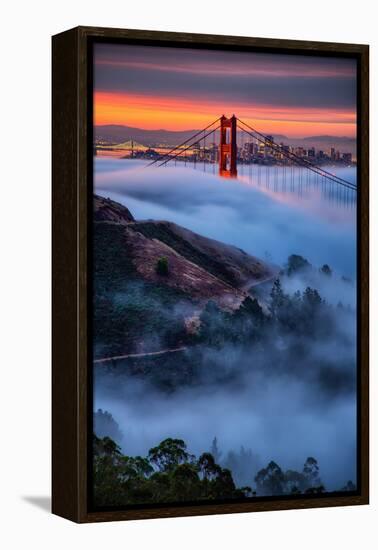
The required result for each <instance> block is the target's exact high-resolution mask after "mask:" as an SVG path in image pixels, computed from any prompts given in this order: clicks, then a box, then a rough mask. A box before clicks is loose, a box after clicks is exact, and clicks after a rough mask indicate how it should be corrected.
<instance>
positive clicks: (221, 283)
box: [53, 27, 369, 522]
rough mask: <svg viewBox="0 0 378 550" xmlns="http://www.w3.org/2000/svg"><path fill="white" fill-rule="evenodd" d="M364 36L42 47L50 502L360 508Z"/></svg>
mask: <svg viewBox="0 0 378 550" xmlns="http://www.w3.org/2000/svg"><path fill="white" fill-rule="evenodd" d="M368 123H369V119H368V46H365V45H355V44H333V43H321V42H315V43H314V42H300V41H287V40H273V39H257V38H245V37H243V38H242V37H229V36H209V35H195V34H182V33H166V32H152V31H136V30H122V29H101V28H89V27H79V28H76V29H72V30H70V31H66V32H63V33H61V34H59V35H56V36H54V37H53V512H54V513H56V514H58V515H61V516H63V517H66V518H68V519H71V520H74V521H76V522H94V521H108V520H120V519H141V518H154V517H170V516H186V515H202V514H215V513H216V514H219V513H233V512H246V511H261V510H282V509H289V508H307V507H320V506H344V505H353V504H367V503H368V479H369V475H368V471H369V465H368V184H369V182H368Z"/></svg>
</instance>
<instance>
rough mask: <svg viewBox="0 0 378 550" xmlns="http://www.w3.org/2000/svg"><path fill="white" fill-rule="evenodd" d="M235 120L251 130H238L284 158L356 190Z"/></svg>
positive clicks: (355, 188) (347, 182) (355, 187)
mask: <svg viewBox="0 0 378 550" xmlns="http://www.w3.org/2000/svg"><path fill="white" fill-rule="evenodd" d="M237 120H238V122H239V123H240V124H243V125H244V126H246V127H247V128H249V130H251V131H248V130H246V129H245V128H243V127H241V126H239V128H240V130H242V131H244V132H246V133H247V134H249V135H250V136H251V137H253V138H254V139H257V140H258V141H259V142H260V143H264V144H265V145H267V144H268V145H269V147H271V148H272V149H274V150H276V151H279V152H280V153H281V154H283V155H284V156H285V157H286V158H289V159H290V160H292V161H294V162H296V163H297V164H299V165H300V166H304V167H305V168H307V169H308V170H311V171H312V172H314V173H315V174H318V175H320V176H322V177H323V178H326V179H328V180H331V181H333V182H334V183H338V184H340V185H343V186H344V187H347V188H348V189H352V190H353V191H356V190H357V186H356V185H354V184H353V183H351V182H349V181H346V180H344V179H342V178H339V177H338V176H335V175H334V174H332V173H331V172H328V171H327V170H323V169H322V168H320V167H319V166H317V165H315V164H313V163H311V162H309V161H308V160H307V159H303V158H301V157H299V156H298V155H296V154H295V153H293V152H291V151H287V150H286V149H284V148H283V147H281V146H280V145H278V144H277V143H275V141H273V140H270V139H267V138H266V136H264V135H263V134H261V133H260V132H259V131H258V130H256V129H255V128H253V127H252V126H250V125H249V124H247V123H246V122H244V121H243V120H240V118H238V119H237Z"/></svg>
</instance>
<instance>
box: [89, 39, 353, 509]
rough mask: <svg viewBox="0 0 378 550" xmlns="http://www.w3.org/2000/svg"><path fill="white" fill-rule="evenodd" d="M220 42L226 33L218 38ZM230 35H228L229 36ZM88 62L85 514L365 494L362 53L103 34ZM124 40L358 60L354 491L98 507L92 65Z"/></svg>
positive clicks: (92, 42) (139, 43) (91, 45)
mask: <svg viewBox="0 0 378 550" xmlns="http://www.w3.org/2000/svg"><path fill="white" fill-rule="evenodd" d="M217 38H219V41H221V39H222V36H219V37H217ZM225 38H226V37H225ZM86 42H87V44H86V60H87V87H86V90H87V120H86V125H87V128H86V130H87V151H86V153H87V342H86V344H87V369H86V370H87V381H86V384H87V392H86V393H87V487H86V489H87V512H88V513H91V512H112V511H114V512H115V511H127V510H143V509H145V510H153V509H161V508H185V507H188V506H198V507H201V506H202V507H203V506H205V505H206V506H209V505H220V504H246V503H248V504H250V503H254V502H279V501H293V500H294V501H298V500H303V501H305V500H313V499H319V500H322V499H325V498H328V499H329V498H330V497H335V498H337V497H345V496H361V493H362V487H361V461H362V456H361V454H362V444H361V413H362V406H361V387H362V372H361V371H362V369H361V249H362V248H361V239H362V231H361V219H362V218H361V183H362V182H361V173H362V167H361V158H362V156H361V153H362V128H361V113H362V105H361V54H359V53H349V52H337V51H333V50H321V51H316V50H311V51H309V50H307V49H300V48H298V49H297V48H295V49H293V48H285V46H282V47H280V46H277V47H271V46H247V45H229V44H226V43H225V44H221V43H217V44H209V43H206V42H200V41H198V42H190V41H188V42H181V41H175V40H159V39H144V38H128V37H119V38H115V37H105V36H87V39H86ZM100 43H102V44H120V45H122V44H124V45H126V44H127V45H135V46H151V47H156V46H158V47H170V48H185V49H201V50H218V51H219V50H220V51H235V52H250V53H270V54H281V55H292V56H301V55H302V56H309V57H333V58H349V59H354V60H355V61H356V63H357V67H356V73H357V74H356V111H357V147H356V150H357V196H356V200H357V207H356V222H357V224H356V228H357V239H356V256H357V258H356V283H357V285H356V286H357V307H356V324H357V331H356V334H357V344H356V356H357V357H356V359H357V360H356V367H357V368H356V394H357V395H356V436H357V445H356V474H357V475H356V490H355V491H348V492H343V491H334V492H324V493H320V494H300V495H276V496H265V497H258V496H255V497H247V498H243V499H222V500H220V499H217V500H196V501H186V502H170V503H166V502H161V503H147V504H129V505H125V506H102V507H99V506H95V505H94V494H93V460H92V454H93V444H92V435H93V413H94V411H93V394H94V385H93V378H94V377H93V347H92V346H93V190H94V186H93V180H94V177H93V176H94V161H93V135H94V132H93V129H94V127H93V92H94V87H93V68H94V45H95V44H100Z"/></svg>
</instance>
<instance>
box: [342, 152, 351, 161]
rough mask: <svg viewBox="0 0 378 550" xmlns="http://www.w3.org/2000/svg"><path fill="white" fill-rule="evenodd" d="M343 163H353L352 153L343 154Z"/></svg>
mask: <svg viewBox="0 0 378 550" xmlns="http://www.w3.org/2000/svg"><path fill="white" fill-rule="evenodd" d="M342 159H343V161H345V162H348V163H351V162H352V153H343V156H342Z"/></svg>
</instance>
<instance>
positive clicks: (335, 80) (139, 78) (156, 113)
mask: <svg viewBox="0 0 378 550" xmlns="http://www.w3.org/2000/svg"><path fill="white" fill-rule="evenodd" d="M233 113H235V114H236V115H237V116H239V117H240V118H243V119H244V120H246V121H247V122H248V123H249V124H253V125H254V126H255V127H257V128H258V129H259V130H260V131H263V132H265V133H269V134H284V135H286V136H288V137H292V138H303V137H308V136H313V135H331V136H338V137H341V136H346V137H352V138H355V137H356V62H355V60H353V59H346V58H328V57H324V58H322V57H313V56H311V57H310V56H297V55H291V56H290V55H282V54H262V53H249V52H228V51H218V50H195V49H188V48H163V47H147V46H133V45H124V44H122V45H114V44H96V45H95V49H94V124H95V125H105V124H119V125H127V126H133V127H138V128H145V129H149V130H157V129H166V130H175V131H177V130H188V129H192V128H201V127H203V126H205V125H206V124H208V123H209V122H211V121H212V120H214V119H215V118H217V117H218V116H220V115H222V114H226V115H231V114H233Z"/></svg>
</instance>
